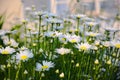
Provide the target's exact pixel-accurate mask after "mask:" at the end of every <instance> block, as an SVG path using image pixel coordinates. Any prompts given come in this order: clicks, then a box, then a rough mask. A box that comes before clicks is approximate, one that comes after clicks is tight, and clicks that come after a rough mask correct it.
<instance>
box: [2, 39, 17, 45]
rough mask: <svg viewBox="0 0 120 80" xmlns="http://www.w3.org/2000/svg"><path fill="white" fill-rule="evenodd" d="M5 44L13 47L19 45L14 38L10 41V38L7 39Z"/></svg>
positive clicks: (4, 40)
mask: <svg viewBox="0 0 120 80" xmlns="http://www.w3.org/2000/svg"><path fill="white" fill-rule="evenodd" d="M3 43H4V44H5V45H10V46H12V47H18V43H17V42H16V41H15V40H14V39H12V38H11V39H10V40H9V39H8V37H6V38H5V39H3Z"/></svg>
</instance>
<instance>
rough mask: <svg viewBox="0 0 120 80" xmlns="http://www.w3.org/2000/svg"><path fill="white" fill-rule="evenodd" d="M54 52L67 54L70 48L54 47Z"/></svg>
mask: <svg viewBox="0 0 120 80" xmlns="http://www.w3.org/2000/svg"><path fill="white" fill-rule="evenodd" d="M56 52H57V53H58V54H61V55H64V54H68V53H70V52H71V50H70V49H67V48H59V49H56Z"/></svg>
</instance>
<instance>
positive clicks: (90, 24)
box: [85, 22, 98, 27]
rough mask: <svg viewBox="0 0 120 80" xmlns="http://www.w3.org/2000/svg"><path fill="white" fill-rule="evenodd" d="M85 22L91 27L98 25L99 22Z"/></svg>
mask: <svg viewBox="0 0 120 80" xmlns="http://www.w3.org/2000/svg"><path fill="white" fill-rule="evenodd" d="M85 24H86V25H87V26H90V27H93V26H96V25H98V23H97V22H86V23H85Z"/></svg>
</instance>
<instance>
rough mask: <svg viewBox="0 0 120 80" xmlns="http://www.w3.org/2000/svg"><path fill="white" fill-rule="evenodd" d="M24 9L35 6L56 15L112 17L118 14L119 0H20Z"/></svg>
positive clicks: (119, 8)
mask: <svg viewBox="0 0 120 80" xmlns="http://www.w3.org/2000/svg"><path fill="white" fill-rule="evenodd" d="M22 3H23V5H24V8H26V7H30V6H31V5H35V7H36V9H37V10H46V11H50V12H52V13H55V14H58V15H68V14H76V13H83V14H87V15H94V16H99V15H104V16H107V17H113V16H115V15H116V14H119V13H120V0H22Z"/></svg>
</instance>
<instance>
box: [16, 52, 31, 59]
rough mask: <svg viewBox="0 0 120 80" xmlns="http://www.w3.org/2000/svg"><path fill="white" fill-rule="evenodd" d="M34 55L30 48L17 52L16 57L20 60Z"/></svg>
mask: <svg viewBox="0 0 120 80" xmlns="http://www.w3.org/2000/svg"><path fill="white" fill-rule="evenodd" d="M32 57H33V53H32V52H31V51H29V50H24V51H20V52H19V53H17V54H16V59H17V60H19V61H21V60H22V61H27V60H28V59H29V58H32Z"/></svg>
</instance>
